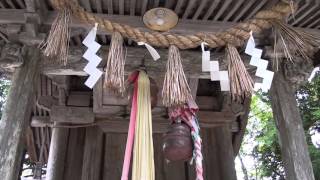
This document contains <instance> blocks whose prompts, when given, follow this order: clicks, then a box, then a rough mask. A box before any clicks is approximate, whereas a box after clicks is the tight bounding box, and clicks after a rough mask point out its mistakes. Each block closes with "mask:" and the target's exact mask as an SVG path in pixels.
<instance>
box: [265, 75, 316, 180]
mask: <svg viewBox="0 0 320 180" xmlns="http://www.w3.org/2000/svg"><path fill="white" fill-rule="evenodd" d="M270 96H271V105H272V111H273V117H274V118H275V121H276V124H277V128H278V135H279V139H280V145H281V154H282V159H283V162H284V169H285V172H286V176H287V179H290V180H300V179H308V180H314V174H313V169H312V163H311V160H310V156H309V152H308V146H307V141H306V137H305V132H304V129H303V124H302V119H301V115H300V113H299V109H298V105H297V102H296V97H295V95H294V88H293V87H292V85H291V84H289V82H288V81H287V80H286V79H285V78H284V76H283V71H282V70H279V71H278V73H276V74H275V76H274V78H273V83H272V87H271V91H270Z"/></svg>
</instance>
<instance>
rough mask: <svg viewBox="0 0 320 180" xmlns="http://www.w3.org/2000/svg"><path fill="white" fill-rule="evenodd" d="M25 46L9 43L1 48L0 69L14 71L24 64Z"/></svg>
mask: <svg viewBox="0 0 320 180" xmlns="http://www.w3.org/2000/svg"><path fill="white" fill-rule="evenodd" d="M23 54H25V53H24V48H23V47H22V46H21V45H19V44H15V43H7V44H5V45H4V46H3V47H2V48H0V70H1V71H4V72H13V71H14V69H15V68H17V67H20V66H22V64H23V62H24V58H23Z"/></svg>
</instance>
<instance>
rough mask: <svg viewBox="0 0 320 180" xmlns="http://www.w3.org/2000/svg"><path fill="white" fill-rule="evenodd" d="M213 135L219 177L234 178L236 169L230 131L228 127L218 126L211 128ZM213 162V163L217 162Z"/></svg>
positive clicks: (225, 179)
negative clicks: (215, 139) (215, 140)
mask: <svg viewBox="0 0 320 180" xmlns="http://www.w3.org/2000/svg"><path fill="white" fill-rule="evenodd" d="M212 132H213V136H215V137H216V138H217V140H218V141H217V142H216V144H215V147H213V146H212V147H211V148H210V149H212V148H217V152H218V153H217V155H218V159H219V160H218V162H219V164H217V166H218V167H219V169H220V170H219V173H220V179H223V180H236V179H237V175H236V170H235V164H234V153H233V146H232V133H231V131H230V127H228V126H222V127H219V128H214V129H213V130H212ZM218 162H215V163H218Z"/></svg>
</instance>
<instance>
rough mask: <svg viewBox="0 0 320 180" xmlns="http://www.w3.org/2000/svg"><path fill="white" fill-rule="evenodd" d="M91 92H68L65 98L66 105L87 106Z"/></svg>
mask: <svg viewBox="0 0 320 180" xmlns="http://www.w3.org/2000/svg"><path fill="white" fill-rule="evenodd" d="M91 96H92V92H80V91H79V92H75V91H72V92H70V94H69V96H68V100H67V106H77V107H89V106H90V100H91Z"/></svg>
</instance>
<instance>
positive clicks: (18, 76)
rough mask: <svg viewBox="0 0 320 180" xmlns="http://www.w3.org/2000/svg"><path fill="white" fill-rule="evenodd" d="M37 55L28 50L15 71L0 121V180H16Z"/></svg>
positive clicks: (36, 51)
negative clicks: (23, 62) (24, 59)
mask: <svg viewBox="0 0 320 180" xmlns="http://www.w3.org/2000/svg"><path fill="white" fill-rule="evenodd" d="M39 56H40V52H39V50H37V48H36V47H28V48H27V53H26V55H25V57H24V58H26V61H25V64H24V65H23V66H22V67H20V68H17V69H16V71H15V73H14V75H13V78H12V81H11V82H12V84H11V88H10V90H9V95H8V99H7V101H6V106H5V108H4V111H3V115H2V118H1V121H0V144H1V146H0V154H1V156H0V174H1V179H4V180H16V179H18V176H19V171H20V169H19V167H20V161H21V158H22V154H23V153H22V150H23V144H24V143H23V138H22V137H23V135H24V134H25V132H26V128H27V124H28V121H29V117H30V115H31V107H32V106H30V103H32V99H33V95H34V87H36V83H37V81H36V79H37V78H36V77H37V75H38V72H39V71H38V65H39V62H40V58H39Z"/></svg>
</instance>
